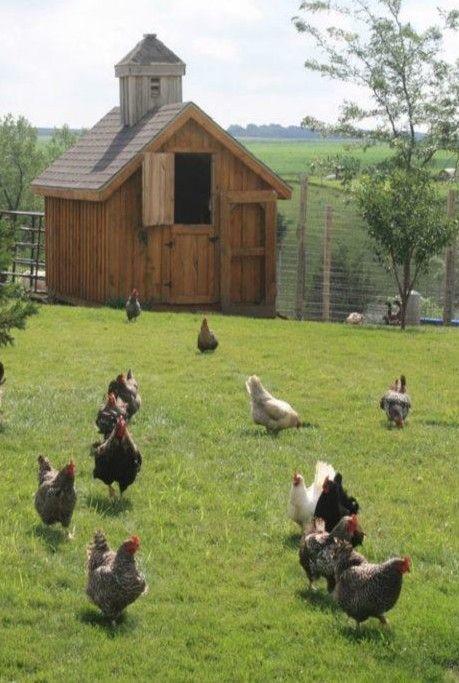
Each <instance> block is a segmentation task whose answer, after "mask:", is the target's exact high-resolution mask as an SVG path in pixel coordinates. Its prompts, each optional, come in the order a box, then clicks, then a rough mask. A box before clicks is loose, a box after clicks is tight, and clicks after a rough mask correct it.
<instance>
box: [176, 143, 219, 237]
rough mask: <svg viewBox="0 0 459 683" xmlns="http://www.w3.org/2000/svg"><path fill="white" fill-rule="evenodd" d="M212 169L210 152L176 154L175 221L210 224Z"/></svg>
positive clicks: (188, 223)
mask: <svg viewBox="0 0 459 683" xmlns="http://www.w3.org/2000/svg"><path fill="white" fill-rule="evenodd" d="M210 169H211V155H210V154H176V155H175V223H184V224H186V225H190V224H201V225H202V224H205V225H209V224H210V222H211V220H210V197H211V170H210Z"/></svg>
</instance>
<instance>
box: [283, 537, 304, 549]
mask: <svg viewBox="0 0 459 683" xmlns="http://www.w3.org/2000/svg"><path fill="white" fill-rule="evenodd" d="M300 540H301V534H290V535H289V536H285V537H284V540H283V541H282V545H283V546H284V548H289V549H290V550H298V549H299V547H300Z"/></svg>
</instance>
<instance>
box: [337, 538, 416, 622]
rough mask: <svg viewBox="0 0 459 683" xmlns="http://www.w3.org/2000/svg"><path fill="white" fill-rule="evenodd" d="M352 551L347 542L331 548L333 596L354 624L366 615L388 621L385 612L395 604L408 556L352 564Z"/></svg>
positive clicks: (408, 568)
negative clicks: (333, 574)
mask: <svg viewBox="0 0 459 683" xmlns="http://www.w3.org/2000/svg"><path fill="white" fill-rule="evenodd" d="M354 556H355V551H354V550H353V548H352V545H351V544H350V543H347V542H346V541H337V543H336V545H335V548H334V550H333V562H334V566H335V580H336V586H335V589H334V592H333V595H334V598H335V599H336V601H337V603H338V605H339V606H340V607H341V609H342V610H344V611H345V612H346V614H348V615H349V616H350V617H352V619H355V621H356V623H357V626H359V624H360V623H361V622H362V621H366V619H368V618H369V617H376V618H377V619H379V621H380V622H381V623H382V624H386V623H387V619H386V617H385V613H386V612H388V611H389V610H390V609H392V607H394V605H395V604H396V602H397V600H398V598H399V596H400V591H401V589H402V579H403V575H404V574H405V573H406V572H409V571H410V568H411V560H410V558H409V557H395V558H392V559H390V560H386V561H385V562H382V563H381V564H373V563H371V562H368V561H366V562H362V563H360V564H358V565H355V563H354Z"/></svg>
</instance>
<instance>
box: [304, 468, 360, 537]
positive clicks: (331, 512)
mask: <svg viewBox="0 0 459 683" xmlns="http://www.w3.org/2000/svg"><path fill="white" fill-rule="evenodd" d="M342 482H343V477H342V475H341V474H340V473H339V472H338V473H337V474H336V475H335V476H334V478H333V479H331V478H330V477H327V478H326V479H325V481H324V483H323V486H322V493H321V494H320V496H319V499H318V500H317V505H316V509H315V511H314V516H315V517H320V518H321V519H323V520H324V522H325V529H326V531H328V532H330V531H331V530H332V529H333V528H334V527H335V526H336V525H337V524H338V522H339V520H340V519H341V517H343V516H344V515H348V514H355V513H356V512H357V511H358V510H359V504H358V503H357V501H356V499H355V498H353V497H349V496H348V495H347V493H346V492H345V491H344V489H343V486H342ZM347 506H348V507H347Z"/></svg>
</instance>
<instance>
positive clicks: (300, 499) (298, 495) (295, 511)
mask: <svg viewBox="0 0 459 683" xmlns="http://www.w3.org/2000/svg"><path fill="white" fill-rule="evenodd" d="M334 476H335V470H334V469H333V467H332V466H331V465H328V464H327V463H326V462H321V461H320V460H319V461H318V462H317V463H316V471H315V474H314V481H313V482H312V484H311V486H309V487H307V488H306V486H305V483H304V479H303V477H302V475H301V474H300V473H299V472H295V473H294V475H293V480H292V486H291V488H290V498H289V502H288V516H289V517H290V519H292V520H293V521H294V522H296V523H297V524H299V525H300V526H301V527H302V528H304V527H305V525H308V524H309V522H310V521H311V519H312V518H313V517H314V513H315V509H316V505H317V501H318V500H319V497H320V495H321V493H322V486H323V483H324V481H325V479H327V477H328V478H333V477H334Z"/></svg>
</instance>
